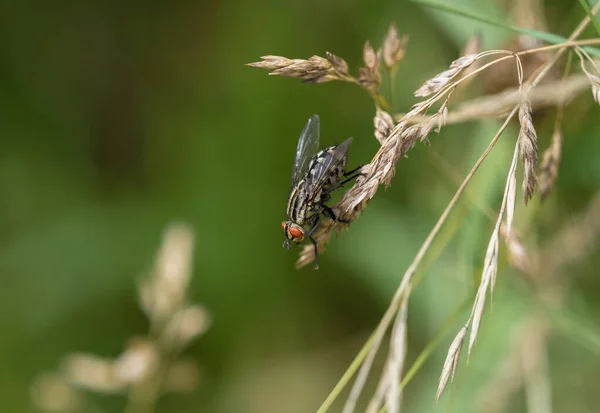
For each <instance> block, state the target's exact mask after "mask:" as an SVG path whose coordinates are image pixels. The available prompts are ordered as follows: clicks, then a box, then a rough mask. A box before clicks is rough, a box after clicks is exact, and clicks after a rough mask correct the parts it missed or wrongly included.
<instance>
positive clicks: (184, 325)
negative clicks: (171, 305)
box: [161, 304, 211, 349]
mask: <svg viewBox="0 0 600 413" xmlns="http://www.w3.org/2000/svg"><path fill="white" fill-rule="evenodd" d="M210 322H211V320H210V315H209V314H208V311H206V309H205V308H204V307H203V306H201V305H198V304H194V305H190V306H188V307H186V308H183V309H181V310H180V311H179V312H178V313H177V314H175V316H174V317H173V318H171V320H169V323H168V324H167V326H166V327H165V330H164V332H163V335H162V337H161V341H162V342H163V344H164V345H165V346H167V347H176V348H177V349H181V348H183V347H185V346H187V345H188V344H189V343H191V342H192V341H193V340H194V339H196V338H197V337H198V336H200V335H201V334H203V333H204V332H205V331H206V330H207V329H208V328H209V327H210Z"/></svg>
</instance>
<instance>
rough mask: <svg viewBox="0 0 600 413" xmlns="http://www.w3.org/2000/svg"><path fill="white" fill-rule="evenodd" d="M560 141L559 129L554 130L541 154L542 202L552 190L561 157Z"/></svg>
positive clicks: (540, 184) (561, 138) (540, 180)
mask: <svg viewBox="0 0 600 413" xmlns="http://www.w3.org/2000/svg"><path fill="white" fill-rule="evenodd" d="M562 141H563V137H562V132H561V131H560V129H555V130H554V133H553V134H552V142H551V143H550V146H549V147H548V149H546V150H545V151H544V153H543V154H542V162H541V166H540V179H539V186H540V197H541V198H542V200H544V199H545V198H546V197H547V196H548V195H549V194H550V192H552V190H553V189H554V184H555V182H556V178H557V177H558V167H559V165H560V159H561V156H562Z"/></svg>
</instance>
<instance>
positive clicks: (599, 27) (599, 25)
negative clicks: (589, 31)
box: [579, 0, 600, 35]
mask: <svg viewBox="0 0 600 413" xmlns="http://www.w3.org/2000/svg"><path fill="white" fill-rule="evenodd" d="M579 4H581V8H582V9H583V10H584V11H585V14H587V15H588V17H589V19H590V20H591V22H592V24H593V25H594V29H596V33H598V34H599V35H600V23H598V19H596V16H594V13H592V9H590V5H589V4H588V3H587V0H579Z"/></svg>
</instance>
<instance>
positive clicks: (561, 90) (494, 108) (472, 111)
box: [393, 75, 589, 125]
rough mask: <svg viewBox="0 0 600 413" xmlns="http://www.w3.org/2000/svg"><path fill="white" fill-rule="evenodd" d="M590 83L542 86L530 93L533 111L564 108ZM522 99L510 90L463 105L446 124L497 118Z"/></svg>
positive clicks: (575, 79) (578, 80) (580, 79)
mask: <svg viewBox="0 0 600 413" xmlns="http://www.w3.org/2000/svg"><path fill="white" fill-rule="evenodd" d="M588 87H589V82H588V80H587V77H586V76H584V75H575V76H571V77H570V78H568V79H567V80H565V81H557V82H552V83H549V84H543V85H540V86H538V87H536V88H535V89H533V90H532V91H531V92H530V93H529V100H530V102H531V104H532V106H533V108H534V109H539V108H544V107H549V106H555V105H558V104H564V103H565V102H567V101H569V100H571V99H572V98H574V97H575V96H576V95H577V94H579V93H580V92H582V91H584V90H586V89H588ZM521 99H522V94H521V92H520V91H519V88H511V89H509V90H506V91H503V92H500V93H497V94H494V95H489V96H483V97H479V98H474V99H471V100H469V101H466V102H464V103H462V104H460V105H458V106H457V107H456V109H455V110H453V111H451V112H449V113H448V115H447V117H446V124H447V125H452V124H458V123H464V122H467V121H470V120H480V119H481V118H486V117H487V118H497V117H498V114H501V113H503V112H504V113H505V112H506V111H507V110H509V109H511V108H512V107H513V106H515V105H516V104H518V103H519V102H520V100H521ZM403 116H405V114H404V113H400V114H395V115H394V116H393V117H394V119H395V120H396V121H398V120H400V119H402V117H403ZM427 119H428V116H426V115H415V116H413V117H411V118H410V119H409V120H408V123H410V124H416V123H421V122H424V121H426V120H427Z"/></svg>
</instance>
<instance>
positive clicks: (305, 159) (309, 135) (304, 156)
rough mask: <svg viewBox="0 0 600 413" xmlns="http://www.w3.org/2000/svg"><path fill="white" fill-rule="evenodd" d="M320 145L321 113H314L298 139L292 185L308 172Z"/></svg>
mask: <svg viewBox="0 0 600 413" xmlns="http://www.w3.org/2000/svg"><path fill="white" fill-rule="evenodd" d="M318 147H319V115H312V116H311V117H310V118H309V119H308V122H306V125H305V126H304V129H302V133H301V134H300V139H298V147H297V148H296V159H294V167H293V169H292V187H293V186H294V185H296V184H297V183H298V181H300V179H302V176H303V175H304V173H305V172H306V168H307V167H308V164H309V163H310V159H311V158H312V156H313V155H314V154H315V153H316V152H317V148H318Z"/></svg>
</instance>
